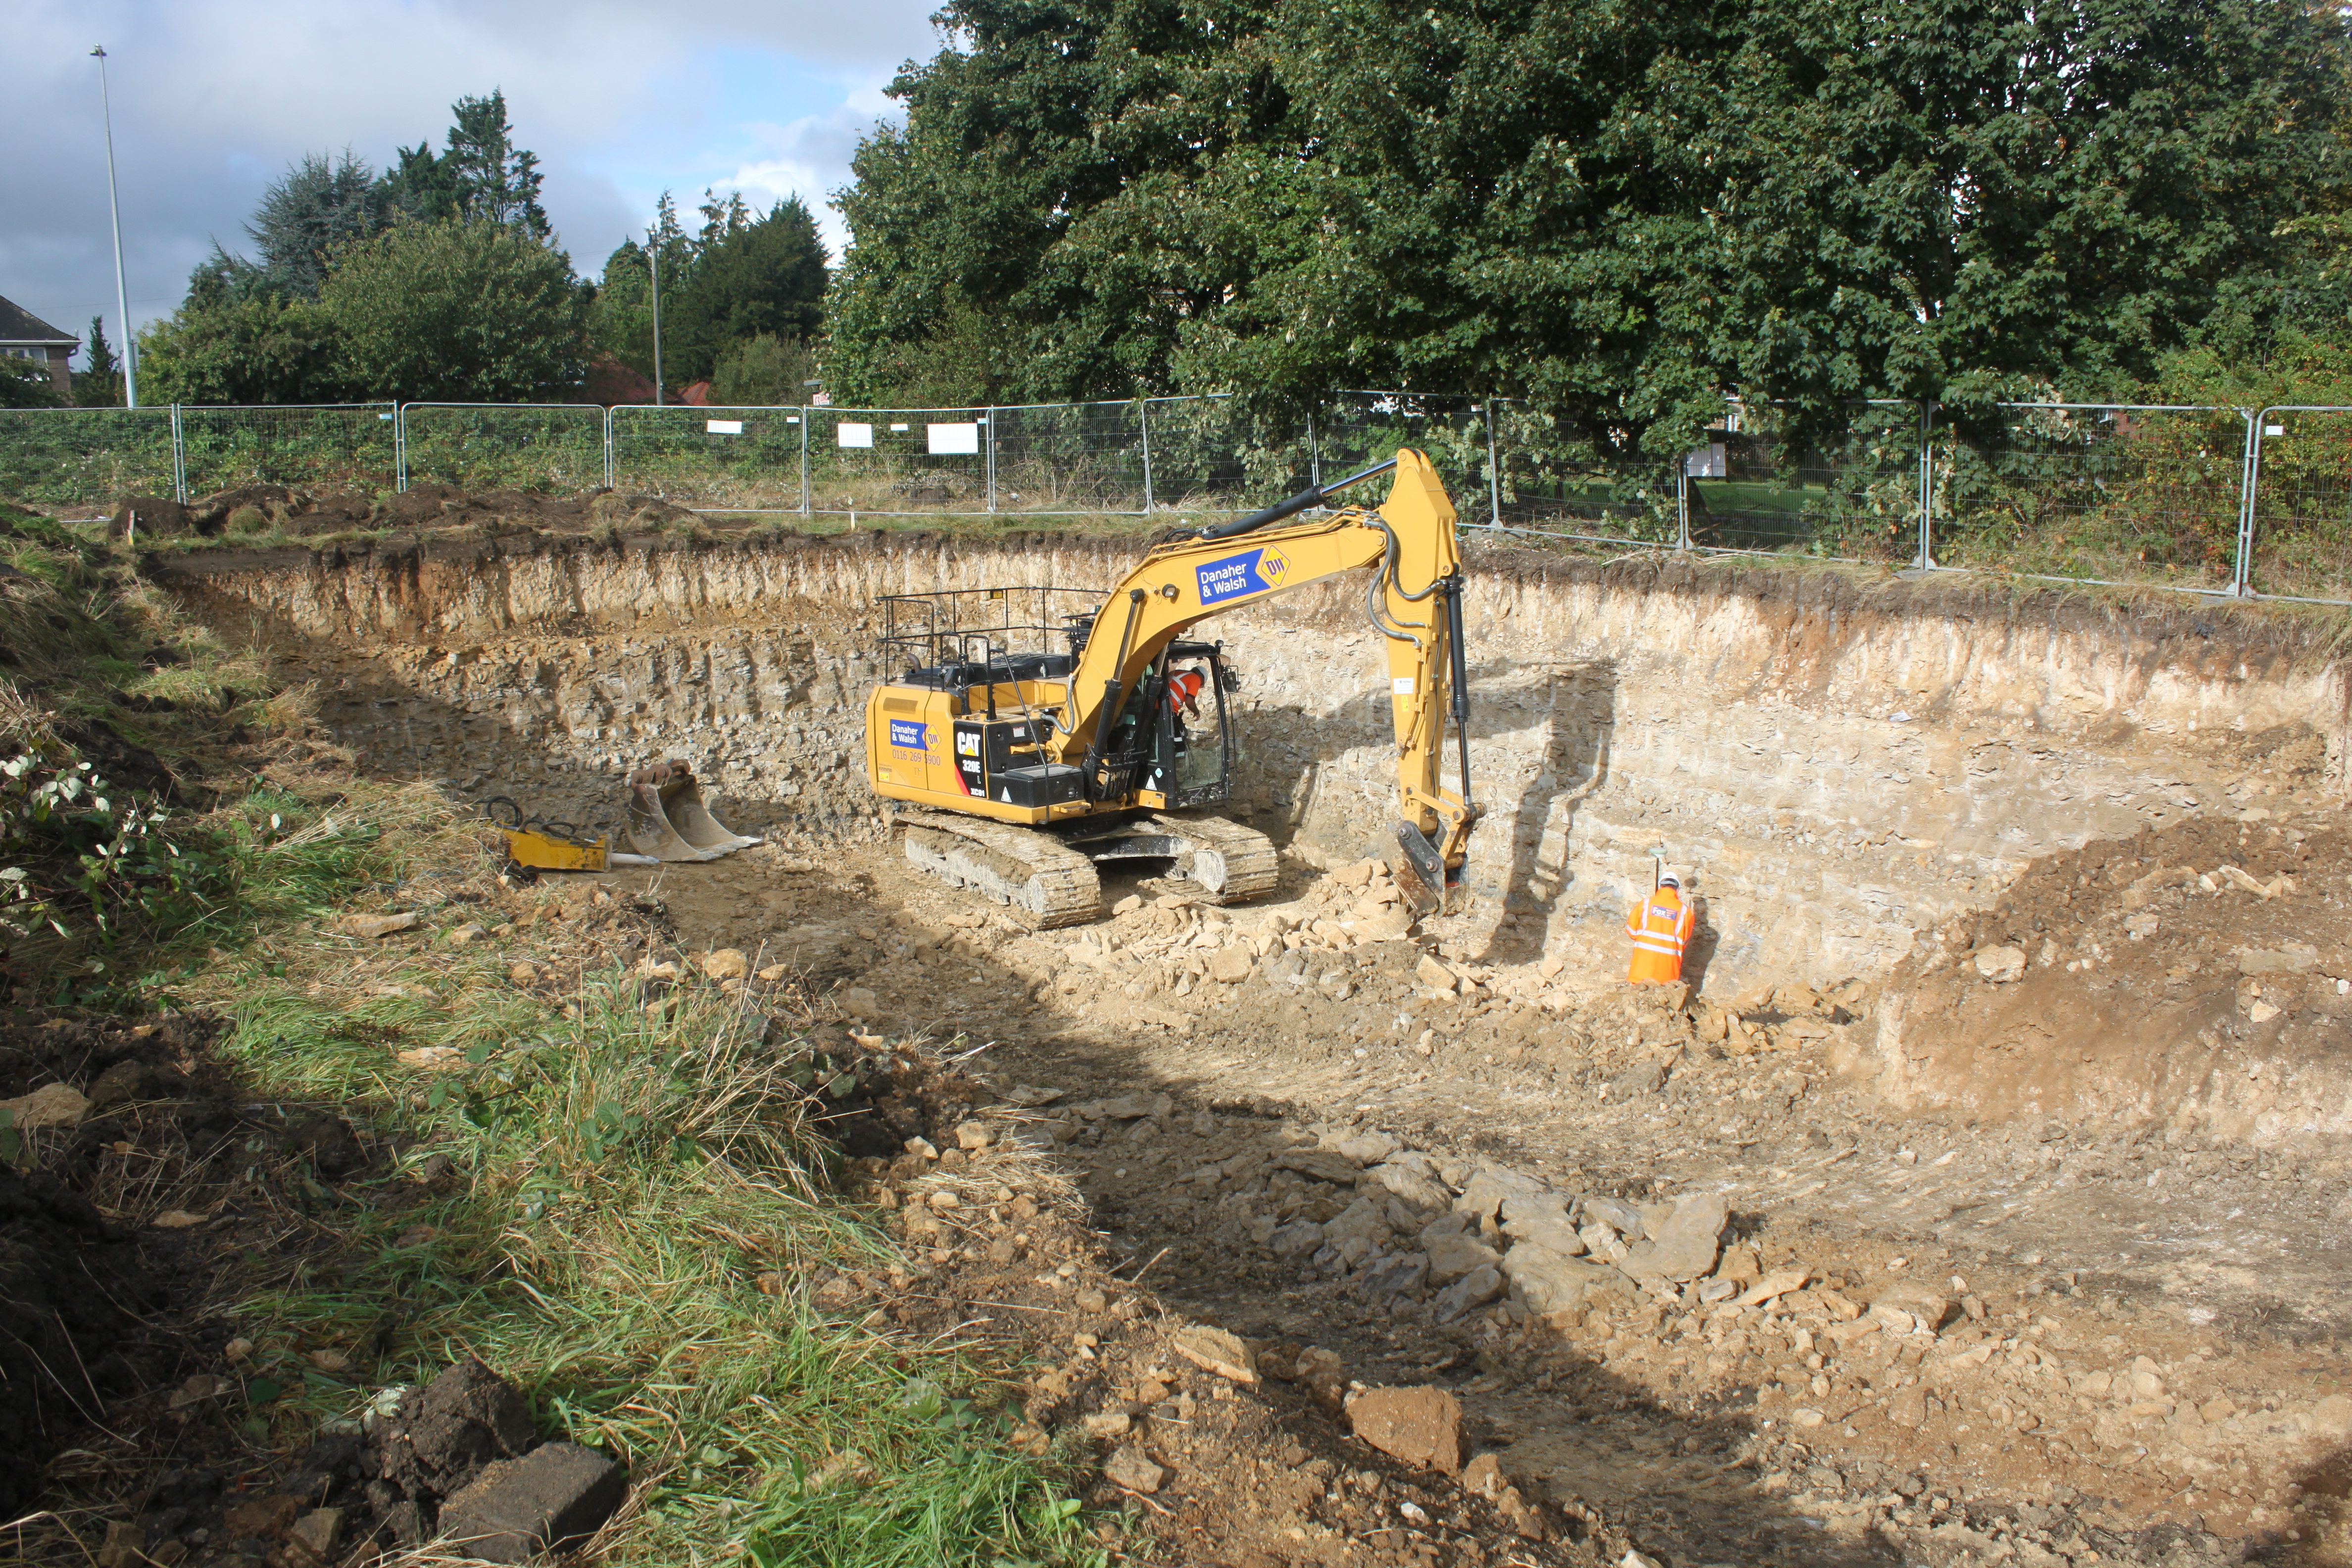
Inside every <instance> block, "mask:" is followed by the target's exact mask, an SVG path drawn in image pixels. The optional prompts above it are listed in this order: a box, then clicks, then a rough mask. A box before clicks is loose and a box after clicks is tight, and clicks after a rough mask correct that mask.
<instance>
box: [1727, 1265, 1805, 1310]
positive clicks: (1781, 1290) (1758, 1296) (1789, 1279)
mask: <svg viewBox="0 0 2352 1568" xmlns="http://www.w3.org/2000/svg"><path fill="white" fill-rule="evenodd" d="M1811 1278H1812V1276H1811V1275H1810V1274H1808V1273H1806V1272H1805V1271H1804V1270H1803V1269H1801V1268H1775V1269H1774V1270H1772V1272H1771V1273H1769V1274H1767V1275H1766V1276H1764V1278H1763V1279H1759V1280H1758V1281H1756V1283H1755V1284H1753V1285H1751V1286H1749V1287H1748V1290H1747V1292H1746V1293H1745V1294H1743V1295H1742V1296H1741V1297H1740V1298H1739V1304H1740V1305H1741V1306H1743V1307H1760V1306H1762V1305H1763V1304H1764V1303H1765V1302H1767V1301H1769V1300H1774V1299H1776V1298H1778V1297H1781V1296H1785V1295H1787V1294H1788V1293H1789V1292H1790V1291H1791V1290H1798V1289H1803V1288H1804V1283H1805V1281H1806V1280H1808V1279H1811Z"/></svg>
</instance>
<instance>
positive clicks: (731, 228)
mask: <svg viewBox="0 0 2352 1568" xmlns="http://www.w3.org/2000/svg"><path fill="white" fill-rule="evenodd" d="M698 213H699V215H700V216H701V218H702V226H701V227H700V228H699V229H698V230H696V231H693V232H688V230H687V229H686V228H685V227H684V226H682V225H681V223H680V222H679V220H678V214H677V204H676V203H675V202H673V201H672V200H671V198H670V196H669V194H668V193H667V192H664V193H663V194H662V197H661V200H660V202H659V204H658V205H657V206H656V218H655V226H654V231H653V233H652V235H650V236H649V237H647V239H646V242H645V243H644V244H640V243H638V242H637V241H635V240H634V239H632V240H628V241H626V242H625V243H624V244H623V245H622V246H621V247H620V248H618V249H617V250H615V251H614V252H613V254H612V255H611V256H610V257H608V258H606V259H605V262H604V280H603V282H602V283H601V285H600V286H599V287H598V289H597V292H596V303H595V308H594V311H593V325H592V328H591V336H592V337H593V339H594V341H595V343H596V346H597V347H599V348H601V349H604V350H605V351H607V352H609V353H612V354H613V356H614V358H616V359H618V360H620V361H621V362H622V363H625V364H626V365H628V366H629V367H630V368H631V369H633V370H635V371H636V372H638V374H643V375H648V376H649V375H651V374H653V371H654V360H653V289H652V267H651V260H652V258H653V256H654V254H656V253H657V254H658V256H659V258H660V262H661V307H662V309H661V315H662V374H663V379H664V380H665V381H666V382H667V384H669V385H671V386H673V387H677V386H683V385H685V384H687V383H688V382H691V381H699V380H703V379H705V378H708V377H711V376H713V375H715V374H716V373H717V371H718V368H719V363H720V362H721V361H723V360H724V359H725V358H726V357H727V356H728V355H729V354H730V353H733V352H734V351H735V350H737V349H738V348H740V347H741V346H743V345H745V344H747V343H749V342H751V340H752V339H754V338H757V337H758V336H760V335H761V334H762V333H765V334H767V335H769V336H771V337H773V338H775V339H777V340H779V341H780V342H784V341H790V342H799V343H807V342H814V340H815V339H816V337H817V336H818V334H819V333H820V332H821V331H823V330H824V295H825V289H826V285H827V281H828V277H829V270H830V269H829V268H828V265H827V263H826V260H825V254H824V241H823V240H821V239H820V238H819V237H818V236H817V229H816V218H815V216H814V215H813V214H812V213H811V212H810V211H809V209H808V207H807V205H805V204H804V203H803V202H802V201H800V200H799V199H798V198H797V197H793V198H790V199H787V200H784V201H781V202H778V203H777V204H775V205H773V206H772V207H771V208H770V209H769V210H768V212H767V213H766V214H764V215H762V216H758V217H754V216H751V209H750V208H749V207H748V206H747V205H745V204H744V201H743V197H742V195H741V193H740V192H736V193H732V194H730V195H726V196H723V197H722V196H720V195H718V194H717V193H716V192H713V191H705V192H704V193H703V200H702V204H701V205H700V206H699V208H698ZM803 379H805V378H803ZM785 401H787V402H799V401H800V398H799V397H798V396H794V397H792V398H788V399H786V400H785Z"/></svg>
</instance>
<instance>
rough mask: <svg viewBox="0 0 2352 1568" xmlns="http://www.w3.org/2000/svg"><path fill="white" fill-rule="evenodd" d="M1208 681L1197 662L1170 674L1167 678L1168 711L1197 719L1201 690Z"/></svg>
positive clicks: (1199, 709) (1199, 710) (1199, 713)
mask: <svg viewBox="0 0 2352 1568" xmlns="http://www.w3.org/2000/svg"><path fill="white" fill-rule="evenodd" d="M1208 683H1209V678H1208V677H1207V676H1205V675H1203V674H1202V672H1201V667H1200V666H1199V665H1197V664H1194V665H1187V666H1186V667H1185V668H1182V669H1180V670H1178V671H1177V672H1176V673H1175V674H1173V675H1171V676H1170V677H1169V678H1168V711H1170V712H1171V713H1183V714H1189V715H1190V716H1191V717H1192V718H1195V719H1198V718H1199V717H1200V716H1201V692H1202V689H1204V688H1205V687H1206V686H1207V685H1208Z"/></svg>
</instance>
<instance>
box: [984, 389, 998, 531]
mask: <svg viewBox="0 0 2352 1568" xmlns="http://www.w3.org/2000/svg"><path fill="white" fill-rule="evenodd" d="M985 413H986V417H985V418H983V419H982V421H981V423H982V424H983V425H985V426H987V427H988V447H987V452H988V456H987V458H985V459H983V462H984V466H985V468H986V469H987V474H988V510H991V511H994V510H996V405H994V404H990V405H988V407H987V409H986V411H985Z"/></svg>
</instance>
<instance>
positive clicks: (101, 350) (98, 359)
mask: <svg viewBox="0 0 2352 1568" xmlns="http://www.w3.org/2000/svg"><path fill="white" fill-rule="evenodd" d="M82 353H83V354H84V355H85V356H86V357H87V358H88V360H89V368H87V369H85V370H79V371H77V372H75V373H74V377H73V400H74V404H75V405H76V406H77V407H81V408H115V407H120V406H121V403H122V362H121V360H120V359H118V358H116V357H115V353H114V345H113V344H112V343H111V342H108V341H107V336H106V320H105V318H104V317H102V316H92V317H91V318H90V319H89V338H88V340H87V341H86V342H84V343H83V345H82Z"/></svg>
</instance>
